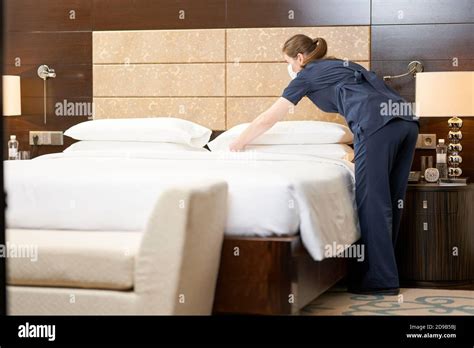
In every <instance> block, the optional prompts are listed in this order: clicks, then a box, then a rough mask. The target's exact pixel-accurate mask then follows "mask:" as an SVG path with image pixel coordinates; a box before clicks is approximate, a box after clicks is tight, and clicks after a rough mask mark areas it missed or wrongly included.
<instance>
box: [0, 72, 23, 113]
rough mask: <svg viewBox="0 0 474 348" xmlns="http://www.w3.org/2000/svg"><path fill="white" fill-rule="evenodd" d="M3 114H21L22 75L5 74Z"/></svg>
mask: <svg viewBox="0 0 474 348" xmlns="http://www.w3.org/2000/svg"><path fill="white" fill-rule="evenodd" d="M2 92H3V116H19V115H21V87H20V76H13V75H3V76H2Z"/></svg>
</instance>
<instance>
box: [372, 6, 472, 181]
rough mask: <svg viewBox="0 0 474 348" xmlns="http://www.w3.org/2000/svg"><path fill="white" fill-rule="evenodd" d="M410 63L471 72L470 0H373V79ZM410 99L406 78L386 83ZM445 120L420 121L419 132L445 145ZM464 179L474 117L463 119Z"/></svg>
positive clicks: (410, 83)
mask: <svg viewBox="0 0 474 348" xmlns="http://www.w3.org/2000/svg"><path fill="white" fill-rule="evenodd" d="M412 60H419V61H421V62H422V63H423V65H424V68H425V71H467V70H470V71H472V70H474V1H472V0H457V1H450V0H411V1H396V0H372V22H371V69H372V70H373V71H375V72H376V73H377V74H378V75H380V76H383V75H396V74H400V73H402V72H406V71H407V68H406V67H407V65H408V63H409V62H410V61H412ZM388 83H389V84H390V85H391V86H392V87H394V88H395V89H396V90H397V91H398V92H399V93H400V94H401V95H402V96H404V97H405V98H406V99H407V100H409V101H415V82H414V81H413V79H411V78H403V79H396V80H392V81H390V82H388ZM447 120H448V118H435V117H433V118H422V119H421V120H420V124H421V132H422V133H431V134H436V135H437V138H438V139H440V138H444V139H446V141H447V133H448V126H447ZM463 121H464V125H463V128H462V132H463V140H462V144H463V148H464V149H463V151H462V153H461V155H462V157H463V163H462V165H461V167H462V169H463V176H470V177H471V179H474V119H473V118H467V117H465V118H463ZM422 155H427V156H435V150H417V151H416V154H415V159H414V163H413V169H417V170H419V168H420V156H422Z"/></svg>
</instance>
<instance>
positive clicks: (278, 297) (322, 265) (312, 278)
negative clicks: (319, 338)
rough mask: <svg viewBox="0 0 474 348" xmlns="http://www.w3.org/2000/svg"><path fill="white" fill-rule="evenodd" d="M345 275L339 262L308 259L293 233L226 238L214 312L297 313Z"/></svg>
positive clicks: (343, 265) (345, 268)
mask: <svg viewBox="0 0 474 348" xmlns="http://www.w3.org/2000/svg"><path fill="white" fill-rule="evenodd" d="M346 273H347V260H346V259H345V258H330V259H324V260H323V261H314V260H313V259H312V258H311V256H310V255H309V254H308V252H307V251H306V249H305V248H304V247H303V245H302V243H301V238H300V236H299V235H295V236H291V237H281V238H278V237H275V238H259V237H226V238H225V239H224V244H223V247H222V256H221V263H220V269H219V276H218V280H217V288H216V294H215V299H214V313H215V314H232V313H234V314H262V315H287V314H298V313H299V311H300V309H301V308H303V307H304V306H305V305H307V304H308V303H310V302H311V301H312V300H314V299H315V298H316V297H318V296H319V295H321V294H322V293H324V292H325V291H326V290H328V289H329V288H330V287H332V286H333V285H334V284H336V283H337V282H338V281H339V280H341V279H342V278H343V277H344V276H345V275H346Z"/></svg>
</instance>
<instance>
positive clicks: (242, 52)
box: [93, 26, 370, 130]
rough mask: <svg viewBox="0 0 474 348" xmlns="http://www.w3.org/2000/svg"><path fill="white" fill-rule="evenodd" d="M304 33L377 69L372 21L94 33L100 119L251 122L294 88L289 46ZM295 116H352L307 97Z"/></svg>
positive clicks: (217, 124)
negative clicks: (323, 108)
mask: <svg viewBox="0 0 474 348" xmlns="http://www.w3.org/2000/svg"><path fill="white" fill-rule="evenodd" d="M298 33H303V34H306V35H308V36H310V37H323V38H325V39H326V40H327V42H328V47H329V49H328V55H333V56H336V57H338V58H342V59H344V58H346V59H349V60H352V61H356V62H358V63H359V64H362V65H364V66H365V67H367V68H369V59H370V58H369V48H370V47H369V46H370V45H369V42H370V37H369V36H370V33H369V27H368V26H345V27H344V26H338V27H305V28H258V29H203V30H152V31H100V32H94V33H93V95H94V104H95V115H94V118H96V119H101V118H125V117H127V118H128V117H156V116H175V117H180V118H184V119H189V120H192V121H194V122H197V123H200V124H202V125H204V126H206V127H209V128H211V129H214V130H223V129H228V128H230V127H232V126H234V125H236V124H238V123H242V122H248V121H251V120H253V119H254V118H255V117H256V116H258V114H259V113H260V112H262V111H264V110H265V109H266V108H267V107H268V106H270V105H271V104H272V102H273V101H274V100H275V99H276V97H279V96H280V95H281V93H282V91H283V89H284V87H286V86H287V84H288V82H289V76H288V73H287V70H286V63H285V62H284V60H283V57H282V53H281V47H282V45H283V43H284V42H285V40H286V39H288V38H289V37H291V36H292V35H294V34H298ZM287 119H290V120H307V119H314V120H326V121H333V122H339V123H344V122H345V121H344V119H343V118H342V117H341V116H340V115H338V114H328V113H324V112H322V111H321V110H319V109H317V108H316V107H315V106H314V105H313V104H312V103H311V102H310V101H309V100H308V99H307V98H304V99H303V100H302V101H301V102H300V103H299V104H298V106H296V107H295V108H294V110H290V113H289V115H288V118H287Z"/></svg>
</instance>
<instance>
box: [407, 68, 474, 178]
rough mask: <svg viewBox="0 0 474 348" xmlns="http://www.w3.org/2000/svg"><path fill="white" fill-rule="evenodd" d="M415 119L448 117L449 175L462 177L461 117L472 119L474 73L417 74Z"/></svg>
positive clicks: (441, 72) (440, 72)
mask: <svg viewBox="0 0 474 348" xmlns="http://www.w3.org/2000/svg"><path fill="white" fill-rule="evenodd" d="M415 110H416V111H415V114H416V116H418V117H451V118H450V119H449V120H448V127H449V133H448V139H449V144H448V175H449V177H450V178H458V177H459V176H461V174H462V170H461V167H460V164H461V162H462V157H461V155H460V154H459V153H460V152H461V151H462V145H461V139H462V132H461V127H462V120H461V118H460V116H462V117H465V116H467V117H469V116H474V71H439V72H419V73H417V74H416V105H415Z"/></svg>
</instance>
